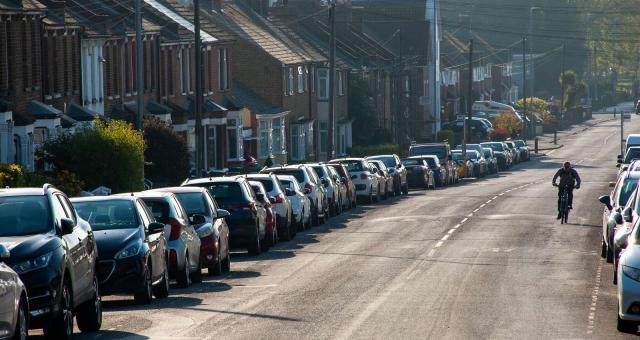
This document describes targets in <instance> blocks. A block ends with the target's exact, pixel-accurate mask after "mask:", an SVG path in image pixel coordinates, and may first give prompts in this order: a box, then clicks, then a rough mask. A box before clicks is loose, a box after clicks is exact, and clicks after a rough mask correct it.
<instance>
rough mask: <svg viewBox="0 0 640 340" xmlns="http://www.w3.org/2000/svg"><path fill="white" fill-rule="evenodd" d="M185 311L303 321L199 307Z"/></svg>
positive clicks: (293, 319)
mask: <svg viewBox="0 0 640 340" xmlns="http://www.w3.org/2000/svg"><path fill="white" fill-rule="evenodd" d="M185 309H189V310H194V311H199V312H209V313H221V314H231V315H238V316H249V317H253V318H262V319H271V320H279V321H291V322H302V321H304V319H299V318H292V317H288V316H280V315H273V314H265V313H250V312H237V311H230V310H222V309H209V308H199V307H187V308H185Z"/></svg>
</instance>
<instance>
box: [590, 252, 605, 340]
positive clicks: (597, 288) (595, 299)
mask: <svg viewBox="0 0 640 340" xmlns="http://www.w3.org/2000/svg"><path fill="white" fill-rule="evenodd" d="M603 262H604V261H603V259H600V262H599V263H598V270H597V271H596V277H595V285H594V287H593V291H592V292H591V307H590V308H589V310H590V312H589V319H588V321H587V324H588V325H587V334H592V333H593V325H594V324H595V319H596V309H597V304H598V293H600V279H601V275H602V263H603Z"/></svg>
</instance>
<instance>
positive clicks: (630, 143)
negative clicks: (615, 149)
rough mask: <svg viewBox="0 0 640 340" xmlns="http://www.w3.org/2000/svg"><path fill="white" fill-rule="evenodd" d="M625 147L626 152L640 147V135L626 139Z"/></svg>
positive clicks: (631, 135)
mask: <svg viewBox="0 0 640 340" xmlns="http://www.w3.org/2000/svg"><path fill="white" fill-rule="evenodd" d="M624 145H625V151H628V150H629V148H631V147H634V146H640V134H637V133H630V134H628V135H627V138H626V139H625V143H624ZM625 153H626V152H625Z"/></svg>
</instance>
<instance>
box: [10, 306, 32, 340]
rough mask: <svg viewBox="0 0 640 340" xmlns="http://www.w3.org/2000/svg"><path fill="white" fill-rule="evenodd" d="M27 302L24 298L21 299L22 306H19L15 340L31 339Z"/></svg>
mask: <svg viewBox="0 0 640 340" xmlns="http://www.w3.org/2000/svg"><path fill="white" fill-rule="evenodd" d="M27 313H29V311H28V310H27V301H26V300H25V299H24V298H21V299H20V305H19V306H18V320H17V323H16V329H15V331H14V333H13V340H27V338H28V337H29V324H28V323H29V321H28V319H27Z"/></svg>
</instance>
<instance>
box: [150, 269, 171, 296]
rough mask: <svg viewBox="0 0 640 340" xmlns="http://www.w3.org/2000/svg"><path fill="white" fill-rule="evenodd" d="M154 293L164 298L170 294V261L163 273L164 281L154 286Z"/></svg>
mask: <svg viewBox="0 0 640 340" xmlns="http://www.w3.org/2000/svg"><path fill="white" fill-rule="evenodd" d="M153 295H154V296H155V297H156V299H164V298H166V297H167V296H169V263H167V264H166V267H165V269H164V273H163V274H162V281H161V282H160V283H159V284H158V285H157V286H155V287H153Z"/></svg>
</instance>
